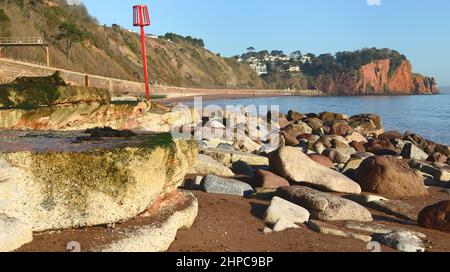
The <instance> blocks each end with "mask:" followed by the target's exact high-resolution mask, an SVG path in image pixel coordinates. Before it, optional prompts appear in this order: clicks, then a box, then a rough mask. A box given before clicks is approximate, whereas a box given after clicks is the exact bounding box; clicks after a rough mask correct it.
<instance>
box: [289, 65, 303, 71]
mask: <svg viewBox="0 0 450 272" xmlns="http://www.w3.org/2000/svg"><path fill="white" fill-rule="evenodd" d="M288 71H289V72H291V73H299V72H300V71H301V70H300V66H298V65H291V66H290V67H289V69H288Z"/></svg>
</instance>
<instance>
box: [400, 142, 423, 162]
mask: <svg viewBox="0 0 450 272" xmlns="http://www.w3.org/2000/svg"><path fill="white" fill-rule="evenodd" d="M401 155H402V157H403V158H405V159H414V160H419V161H424V160H426V159H428V154H427V153H425V151H422V150H421V149H420V148H418V147H417V146H415V145H414V144H413V143H411V142H406V143H405V145H404V146H403V149H402V154H401Z"/></svg>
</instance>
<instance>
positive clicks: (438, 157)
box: [427, 152, 448, 163]
mask: <svg viewBox="0 0 450 272" xmlns="http://www.w3.org/2000/svg"><path fill="white" fill-rule="evenodd" d="M447 160H448V157H447V156H445V155H444V154H442V153H439V152H435V153H433V154H432V155H430V156H429V157H428V159H427V161H431V162H436V163H447Z"/></svg>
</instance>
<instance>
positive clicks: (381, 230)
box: [344, 221, 427, 239]
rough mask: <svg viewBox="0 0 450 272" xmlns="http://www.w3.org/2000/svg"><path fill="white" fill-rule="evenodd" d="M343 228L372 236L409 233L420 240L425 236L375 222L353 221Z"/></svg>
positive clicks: (346, 223)
mask: <svg viewBox="0 0 450 272" xmlns="http://www.w3.org/2000/svg"><path fill="white" fill-rule="evenodd" d="M344 227H345V228H348V229H353V230H358V231H364V232H369V233H371V234H372V235H373V234H388V233H391V232H394V231H396V232H408V231H409V232H411V233H412V234H414V235H415V236H417V237H419V238H420V239H426V238H427V236H426V235H425V234H423V233H421V232H417V231H411V230H407V229H405V228H403V227H398V226H392V225H389V226H388V225H385V224H381V223H375V222H354V221H347V222H345V224H344Z"/></svg>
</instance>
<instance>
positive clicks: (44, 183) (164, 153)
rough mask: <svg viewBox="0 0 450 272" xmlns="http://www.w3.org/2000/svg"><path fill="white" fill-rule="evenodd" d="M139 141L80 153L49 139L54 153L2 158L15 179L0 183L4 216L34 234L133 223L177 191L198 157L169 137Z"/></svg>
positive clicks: (0, 207) (190, 145)
mask: <svg viewBox="0 0 450 272" xmlns="http://www.w3.org/2000/svg"><path fill="white" fill-rule="evenodd" d="M141 137H142V138H140V137H138V138H136V139H135V138H132V139H125V140H123V141H124V144H126V145H125V146H120V145H119V146H117V147H111V146H108V143H109V142H108V141H107V142H105V144H106V146H108V148H106V149H105V148H103V149H102V148H100V147H98V148H95V149H92V147H89V145H86V146H84V145H82V144H80V145H79V144H77V145H76V148H77V149H78V150H77V151H71V149H70V148H73V147H74V146H73V145H70V144H69V146H65V145H64V144H62V142H61V140H60V139H59V138H50V139H46V141H57V143H58V144H55V143H54V144H53V145H52V144H51V143H49V142H47V144H49V145H48V146H47V148H49V147H50V148H52V149H55V150H53V151H52V152H46V151H42V152H37V151H34V150H32V151H18V152H12V153H2V154H1V155H0V156H1V157H2V158H3V159H4V161H6V162H7V163H8V164H9V165H10V167H11V177H10V178H9V179H8V181H7V182H2V183H0V200H1V201H0V213H5V214H6V215H8V216H10V217H13V218H17V219H19V220H20V221H22V222H24V223H25V224H29V225H31V226H32V228H33V231H45V230H55V229H68V228H78V227H85V226H93V225H103V224H110V223H116V222H119V221H124V220H127V219H129V218H133V217H134V216H136V215H137V214H139V213H140V212H142V211H143V210H145V209H146V208H147V207H148V206H149V205H151V204H152V202H153V201H155V199H157V198H158V197H159V196H160V195H161V194H163V193H166V192H169V191H173V190H174V189H176V188H177V187H179V186H180V185H181V184H182V182H183V179H184V176H185V175H186V173H187V171H188V169H189V168H191V167H193V166H194V165H195V162H196V160H197V153H198V150H197V146H196V145H195V144H194V143H189V142H185V141H173V140H172V138H171V136H170V134H161V135H143V136H141ZM134 141H137V142H136V143H135V144H132V143H133V142H134ZM41 144H42V142H41ZM98 144H99V145H100V144H101V143H98ZM66 147H67V148H69V149H68V150H65V149H64V148H66ZM82 148H87V149H86V150H83V149H82Z"/></svg>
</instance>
